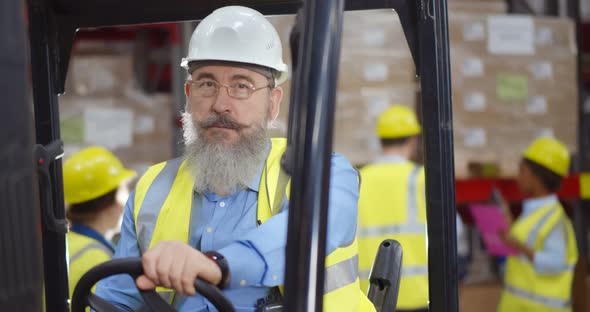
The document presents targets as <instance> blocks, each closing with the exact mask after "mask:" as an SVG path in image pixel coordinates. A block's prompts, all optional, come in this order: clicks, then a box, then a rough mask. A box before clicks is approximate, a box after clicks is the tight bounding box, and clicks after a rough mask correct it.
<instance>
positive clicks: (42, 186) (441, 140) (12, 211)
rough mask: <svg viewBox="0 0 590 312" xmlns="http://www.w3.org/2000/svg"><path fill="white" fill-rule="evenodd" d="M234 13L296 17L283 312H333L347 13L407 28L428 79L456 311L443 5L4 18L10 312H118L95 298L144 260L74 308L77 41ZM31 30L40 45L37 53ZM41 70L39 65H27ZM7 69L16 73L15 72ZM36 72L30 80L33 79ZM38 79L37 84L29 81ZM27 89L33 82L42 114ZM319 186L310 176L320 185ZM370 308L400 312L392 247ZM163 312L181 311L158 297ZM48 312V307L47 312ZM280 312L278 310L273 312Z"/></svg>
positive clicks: (130, 9) (430, 147)
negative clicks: (73, 60)
mask: <svg viewBox="0 0 590 312" xmlns="http://www.w3.org/2000/svg"><path fill="white" fill-rule="evenodd" d="M227 5H242V6H247V7H251V8H253V9H255V10H257V11H259V12H261V13H262V14H264V15H281V14H297V19H296V23H295V25H294V28H293V29H294V30H293V33H292V35H291V40H290V41H291V49H292V55H293V64H292V69H293V74H292V85H291V90H297V91H296V92H293V93H292V94H291V98H290V100H291V103H298V104H297V105H290V111H289V131H288V148H287V151H286V152H285V155H284V156H283V161H282V166H283V169H284V170H285V171H286V172H287V173H288V174H290V175H291V183H292V186H291V190H292V191H291V194H292V195H291V198H290V207H291V208H292V209H290V213H289V225H288V235H287V248H286V253H287V254H286V259H287V260H286V272H285V283H284V298H283V302H282V305H281V307H280V309H282V310H284V311H298V312H299V311H322V300H323V296H322V293H323V287H321V286H322V285H323V283H324V270H323V267H324V258H325V244H326V224H327V202H328V197H329V176H330V155H331V153H332V137H333V131H334V130H333V128H334V112H335V103H336V102H335V95H336V81H337V78H338V64H339V56H340V38H341V32H342V19H343V12H344V11H345V10H369V9H392V10H395V12H396V13H397V14H398V16H399V18H400V21H401V26H402V28H403V32H404V34H405V37H406V40H407V43H408V46H409V48H410V51H411V54H412V57H413V60H414V63H415V66H416V72H417V73H418V77H417V79H418V81H419V84H420V90H421V99H420V100H421V107H422V110H421V116H422V123H423V124H424V134H423V135H424V150H425V158H424V161H425V169H426V194H427V216H428V218H427V219H428V224H427V227H428V241H429V244H428V260H429V293H430V311H432V312H455V311H458V298H457V292H458V286H457V256H456V254H457V253H456V234H455V192H454V185H455V184H454V160H453V132H452V124H453V123H452V106H451V79H450V62H449V35H448V25H447V1H446V0H332V1H327V0H305V1H303V0H224V1H210V0H207V1H195V0H192V1H189V0H167V1H156V0H142V1H138V0H127V1H115V0H88V1H74V0H28V1H27V3H26V5H25V4H24V3H23V1H3V2H2V4H0V7H1V9H0V15H2V18H1V19H0V20H1V21H4V23H3V25H2V26H3V27H0V32H2V35H3V36H2V37H1V38H2V39H0V40H1V41H0V42H1V43H0V46H1V47H2V48H1V49H0V55H1V56H2V57H1V58H0V60H2V62H3V65H2V75H1V77H0V80H1V81H2V83H0V88H2V91H3V95H4V101H3V103H2V105H0V115H1V116H9V118H5V120H4V121H3V122H2V123H1V125H0V128H1V129H2V130H3V131H0V139H2V142H3V145H2V147H1V148H0V159H2V160H3V161H2V162H0V202H1V203H2V204H0V209H1V210H2V211H3V216H2V218H0V220H1V221H0V246H1V249H0V250H1V252H0V264H1V265H0V272H1V273H0V274H1V276H2V279H0V281H1V282H0V311H13V310H24V311H41V310H42V309H43V308H44V309H45V311H60V312H61V311H70V309H71V310H72V311H76V312H79V311H83V310H84V309H85V307H86V306H88V305H91V306H92V307H93V308H94V309H96V310H97V311H116V310H115V309H114V308H113V307H112V306H110V304H108V303H107V302H106V301H104V300H102V299H100V298H98V297H97V296H95V295H93V294H92V293H91V292H90V289H91V287H92V286H93V285H94V283H95V282H97V281H98V280H100V279H102V278H104V277H106V276H109V275H112V274H122V273H126V274H129V275H132V276H136V275H139V274H141V270H142V269H141V263H140V260H139V259H117V260H113V261H110V262H107V263H105V264H103V265H100V266H98V267H96V268H94V269H92V270H91V271H89V272H88V273H87V274H86V275H85V276H84V277H83V279H82V280H81V281H80V283H79V284H78V286H77V288H76V290H75V294H74V296H73V298H72V301H70V300H69V299H68V289H69V288H68V287H69V286H68V278H67V246H66V239H65V234H66V232H67V231H68V228H67V222H66V220H65V209H64V200H63V181H62V162H61V156H62V155H63V147H62V143H61V141H60V129H59V97H58V95H59V94H62V93H64V92H65V91H66V90H65V89H64V88H65V80H66V73H67V69H68V63H69V59H70V54H71V50H72V44H73V40H74V37H75V34H76V31H77V30H78V29H80V28H95V27H104V26H112V25H135V24H150V23H162V22H181V21H194V20H200V19H202V18H204V17H205V16H207V15H208V14H209V13H211V12H212V11H213V10H215V9H217V8H219V7H222V6H227ZM27 30H28V34H29V40H28V41H27V40H26V38H27V37H26V31H27ZM28 56H30V58H29V57H28ZM4 63H5V64H4ZM29 64H30V68H29ZM27 73H30V77H29V76H27ZM28 81H31V82H32V95H33V97H32V100H33V101H32V102H33V104H32V105H31V104H30V103H31V98H30V95H29V93H30V89H29V86H28V84H29V83H28ZM312 173H313V174H312ZM382 249H385V251H384V255H380V256H379V257H378V258H377V261H376V264H375V266H374V268H373V270H372V273H371V290H370V292H369V297H370V299H371V301H372V302H373V303H374V304H375V306H376V309H377V311H383V312H391V311H395V299H396V296H397V287H398V285H397V283H398V282H399V269H400V268H401V250H400V248H399V245H396V243H395V242H394V241H385V242H384V243H383V244H382ZM195 283H196V285H197V289H199V291H200V292H201V293H202V294H203V295H204V296H205V297H207V298H208V299H209V300H210V301H211V302H212V303H213V304H215V305H216V306H217V307H218V308H219V310H220V311H233V307H232V306H231V303H230V302H228V301H227V300H226V299H225V298H223V295H222V294H221V293H220V291H219V290H218V289H216V288H215V287H213V286H211V285H207V284H206V283H204V282H202V281H200V280H197V281H195ZM142 296H143V297H144V299H145V301H146V304H147V305H148V306H149V307H151V308H152V309H153V310H156V311H160V310H161V311H173V310H172V308H171V307H169V306H168V304H167V303H165V302H164V301H163V300H161V299H159V297H157V294H155V292H144V293H142ZM43 303H44V305H45V306H44V307H43ZM273 311H278V310H273Z"/></svg>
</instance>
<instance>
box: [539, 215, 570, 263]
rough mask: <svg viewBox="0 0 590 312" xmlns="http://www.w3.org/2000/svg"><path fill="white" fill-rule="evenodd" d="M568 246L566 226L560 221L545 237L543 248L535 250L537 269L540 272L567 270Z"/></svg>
mask: <svg viewBox="0 0 590 312" xmlns="http://www.w3.org/2000/svg"><path fill="white" fill-rule="evenodd" d="M566 246H567V241H566V237H565V226H564V223H563V222H560V223H558V224H557V226H556V227H555V228H554V229H553V230H551V232H549V234H548V235H547V237H546V238H545V241H544V242H543V249H542V250H540V251H537V252H535V256H534V261H533V262H534V265H535V271H536V272H537V273H540V274H556V273H561V272H563V271H564V270H566V269H567V265H566V261H565V255H566Z"/></svg>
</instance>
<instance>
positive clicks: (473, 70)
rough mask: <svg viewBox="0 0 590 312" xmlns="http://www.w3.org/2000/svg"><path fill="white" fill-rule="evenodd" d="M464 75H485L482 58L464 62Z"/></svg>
mask: <svg viewBox="0 0 590 312" xmlns="http://www.w3.org/2000/svg"><path fill="white" fill-rule="evenodd" d="M463 75H465V76H467V77H476V76H481V75H483V62H482V61H481V59H480V58H477V57H470V58H466V59H464V60H463Z"/></svg>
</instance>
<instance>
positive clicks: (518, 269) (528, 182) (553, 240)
mask: <svg viewBox="0 0 590 312" xmlns="http://www.w3.org/2000/svg"><path fill="white" fill-rule="evenodd" d="M569 162H570V156H569V153H568V151H567V148H566V147H565V146H564V145H563V143H561V142H559V141H558V140H555V139H553V138H548V137H542V138H539V139H537V140H535V141H534V142H533V143H532V144H531V145H530V146H529V147H528V148H527V149H526V150H525V151H524V153H523V157H522V161H521V163H520V171H519V174H518V185H519V187H520V188H521V190H522V191H523V192H524V193H526V194H528V195H529V198H528V199H527V200H525V201H524V202H523V211H522V214H521V215H520V217H518V219H516V220H515V221H514V223H513V224H512V226H511V228H510V231H509V232H508V233H501V237H502V239H503V240H504V241H505V242H506V244H508V245H509V246H511V247H513V248H514V249H516V250H517V251H518V254H517V255H514V256H509V257H508V260H507V261H506V269H505V273H504V284H505V285H504V291H503V292H502V297H501V299H500V303H499V306H498V311H500V312H508V311H523V312H527V311H535V312H544V311H547V312H549V311H551V312H558V311H559V312H566V311H572V306H571V299H572V296H571V291H572V283H573V278H574V267H575V265H576V262H577V258H578V249H577V245H576V237H575V235H574V230H573V227H572V224H571V222H570V220H569V219H568V217H567V215H566V213H565V211H564V209H563V207H562V206H561V204H560V203H559V200H558V198H557V196H556V195H555V193H556V192H557V191H558V190H559V187H560V183H561V179H562V177H563V176H565V175H567V173H568V169H569ZM508 217H509V218H507V219H510V216H508Z"/></svg>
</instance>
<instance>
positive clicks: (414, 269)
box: [359, 265, 428, 279]
mask: <svg viewBox="0 0 590 312" xmlns="http://www.w3.org/2000/svg"><path fill="white" fill-rule="evenodd" d="M427 274H428V266H427V265H411V266H405V267H402V275H403V276H423V275H427ZM359 277H360V278H362V279H369V277H371V270H360V271H359Z"/></svg>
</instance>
